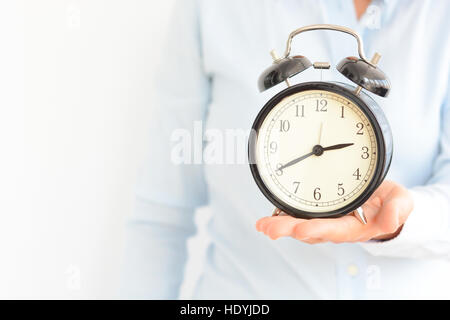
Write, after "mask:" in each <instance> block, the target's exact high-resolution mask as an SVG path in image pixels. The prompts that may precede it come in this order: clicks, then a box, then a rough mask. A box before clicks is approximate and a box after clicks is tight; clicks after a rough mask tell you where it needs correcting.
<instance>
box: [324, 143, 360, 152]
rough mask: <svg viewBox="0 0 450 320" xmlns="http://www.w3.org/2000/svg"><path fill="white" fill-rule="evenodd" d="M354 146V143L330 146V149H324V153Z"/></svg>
mask: <svg viewBox="0 0 450 320" xmlns="http://www.w3.org/2000/svg"><path fill="white" fill-rule="evenodd" d="M352 145H354V143H341V144H335V145H334V146H329V147H326V148H323V151H329V150H337V149H343V148H346V147H350V146H352Z"/></svg>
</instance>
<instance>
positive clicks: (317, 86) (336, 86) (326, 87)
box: [248, 81, 392, 219]
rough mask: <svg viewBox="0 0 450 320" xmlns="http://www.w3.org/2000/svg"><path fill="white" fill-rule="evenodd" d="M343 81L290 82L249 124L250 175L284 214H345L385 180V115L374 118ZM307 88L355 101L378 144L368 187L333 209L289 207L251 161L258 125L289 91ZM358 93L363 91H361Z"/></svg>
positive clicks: (314, 216) (387, 161) (360, 203)
mask: <svg viewBox="0 0 450 320" xmlns="http://www.w3.org/2000/svg"><path fill="white" fill-rule="evenodd" d="M345 86H347V85H346V84H340V83H331V82H315V81H312V82H303V83H300V84H296V85H293V86H290V87H288V88H286V89H284V90H283V91H281V92H279V93H277V94H276V95H275V96H273V97H272V98H271V99H270V100H269V101H268V102H267V103H266V104H265V105H264V106H263V107H262V109H261V110H260V112H259V113H258V115H257V116H256V118H255V121H254V122H253V125H252V130H251V132H252V135H254V136H253V137H252V135H251V137H250V139H249V144H248V156H249V166H250V170H251V173H252V176H253V179H254V180H255V182H256V184H257V186H258V188H259V189H260V190H261V192H262V193H263V194H264V196H265V197H266V198H267V199H268V200H269V201H270V202H271V203H272V204H273V205H274V206H276V207H277V208H279V209H281V210H282V211H283V212H285V213H286V214H289V215H290V216H293V217H296V218H302V219H314V218H336V217H341V216H345V215H347V214H349V213H351V212H352V211H354V210H356V209H357V208H359V207H360V206H362V205H363V204H364V203H365V202H366V201H367V200H368V199H369V197H370V196H371V195H372V194H373V193H374V192H375V190H376V189H377V188H378V186H379V185H380V184H381V182H382V181H383V180H384V177H385V175H386V173H387V169H388V168H386V164H387V165H388V166H389V165H390V163H391V158H392V152H390V155H391V158H390V159H386V158H387V157H386V145H385V135H384V133H383V130H382V129H381V126H380V123H379V120H382V121H383V120H384V119H377V117H376V115H375V113H374V112H373V110H372V108H371V107H370V106H369V103H368V101H364V100H363V99H362V98H361V97H360V96H357V95H355V94H354V93H353V92H352V91H351V90H349V89H347V87H345ZM307 90H322V91H328V92H332V93H336V94H340V95H342V96H344V97H345V98H347V99H349V100H350V101H352V102H353V103H354V104H356V105H357V106H358V107H359V108H360V110H361V111H362V112H363V113H364V114H365V115H366V117H367V119H368V120H369V121H370V124H371V125H372V128H373V129H374V133H375V138H376V142H377V148H378V154H377V160H376V168H375V172H374V174H373V177H372V179H371V180H370V181H369V183H368V185H369V186H368V187H367V188H366V189H365V190H364V191H363V192H362V193H361V194H360V195H359V196H358V197H357V198H356V199H355V200H353V201H351V202H350V203H348V204H347V205H345V206H343V207H342V208H339V209H335V210H332V211H327V212H312V211H305V210H300V209H297V208H294V207H292V206H291V205H289V204H287V203H285V202H284V201H282V200H281V199H279V198H278V197H277V196H276V195H274V194H273V193H272V192H271V191H270V189H269V188H268V187H267V186H266V185H265V183H264V182H263V180H262V178H261V176H260V174H259V169H258V165H257V164H256V161H253V160H255V159H256V144H257V139H258V135H259V129H260V127H261V125H262V123H263V122H264V119H265V118H266V117H267V115H268V114H269V112H270V111H271V110H272V109H273V108H274V107H275V106H276V105H277V104H278V103H279V102H281V100H283V99H284V98H287V97H289V96H290V95H293V94H296V93H299V92H303V91H307ZM360 94H364V93H363V92H361V93H360ZM371 102H372V103H375V101H373V100H371Z"/></svg>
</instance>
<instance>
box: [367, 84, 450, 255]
mask: <svg viewBox="0 0 450 320" xmlns="http://www.w3.org/2000/svg"><path fill="white" fill-rule="evenodd" d="M449 91H450V90H448V89H447V96H446V98H445V99H444V103H443V106H442V116H441V123H440V125H441V135H440V145H439V154H438V156H437V158H436V161H435V163H434V168H433V173H432V175H431V177H430V179H429V181H428V182H427V184H426V185H424V186H417V187H413V188H411V189H410V192H411V195H412V197H413V200H414V209H413V211H412V212H411V214H410V216H409V217H408V219H407V221H406V222H405V224H404V225H403V228H402V230H401V232H400V233H399V235H398V236H397V237H395V238H394V239H391V240H388V241H369V242H365V243H362V244H361V246H362V247H363V248H364V249H366V250H367V251H368V252H369V253H371V254H373V255H377V256H378V255H381V256H392V257H410V258H445V259H450V227H449V226H450V224H449V222H450V94H449Z"/></svg>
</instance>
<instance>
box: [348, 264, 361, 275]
mask: <svg viewBox="0 0 450 320" xmlns="http://www.w3.org/2000/svg"><path fill="white" fill-rule="evenodd" d="M358 272H359V270H358V266H356V265H354V264H350V265H349V266H348V267H347V273H348V274H349V275H351V276H352V277H355V276H356V275H357V274H358Z"/></svg>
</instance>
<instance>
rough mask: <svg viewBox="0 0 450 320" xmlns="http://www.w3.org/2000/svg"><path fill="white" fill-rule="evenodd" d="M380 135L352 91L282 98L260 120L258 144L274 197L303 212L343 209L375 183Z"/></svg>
mask: <svg viewBox="0 0 450 320" xmlns="http://www.w3.org/2000/svg"><path fill="white" fill-rule="evenodd" d="M377 146H378V144H377V136H376V134H375V130H374V128H373V124H372V122H371V121H370V120H369V118H368V117H367V116H366V114H365V113H364V112H363V111H362V109H361V108H360V107H359V106H358V105H357V104H355V103H354V102H353V101H352V100H349V99H348V98H347V97H345V96H343V95H340V94H338V93H335V92H331V91H325V90H306V91H301V92H297V93H294V94H291V95H288V96H287V97H285V98H284V99H282V100H281V101H279V102H278V103H277V104H276V105H275V106H273V108H272V109H271V110H270V111H269V112H268V113H267V114H266V116H265V117H264V119H262V121H261V122H260V125H259V128H258V133H257V140H256V144H255V146H254V148H255V150H253V152H254V155H255V161H256V166H257V170H258V173H259V176H260V178H261V180H262V183H263V184H264V186H265V188H267V189H268V191H269V193H270V194H271V196H272V197H274V198H276V199H277V202H280V203H282V204H284V205H285V206H286V207H288V208H289V207H290V208H294V209H296V210H299V211H302V212H309V213H316V214H317V215H318V216H320V214H321V213H322V214H323V213H327V212H337V211H339V210H340V209H342V208H344V207H347V206H349V205H350V204H351V203H352V202H354V201H355V200H357V199H358V198H360V197H361V195H362V194H363V193H364V192H365V191H366V190H367V189H368V188H369V187H370V186H371V184H373V178H374V175H375V172H376V169H377V163H378V157H379V154H378V147H377Z"/></svg>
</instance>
